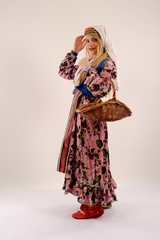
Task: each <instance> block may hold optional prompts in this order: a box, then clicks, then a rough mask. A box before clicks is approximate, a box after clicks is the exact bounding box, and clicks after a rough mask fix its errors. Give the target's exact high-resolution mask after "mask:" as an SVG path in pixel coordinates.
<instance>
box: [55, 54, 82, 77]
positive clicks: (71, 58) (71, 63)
mask: <svg viewBox="0 0 160 240" xmlns="http://www.w3.org/2000/svg"><path fill="white" fill-rule="evenodd" d="M76 59H77V56H76V55H75V54H73V52H70V53H67V55H66V56H65V58H64V59H63V60H62V62H61V64H60V66H59V72H58V73H59V75H60V76H61V77H63V78H65V79H68V80H73V79H74V76H75V73H76V71H77V69H78V65H75V62H76Z"/></svg>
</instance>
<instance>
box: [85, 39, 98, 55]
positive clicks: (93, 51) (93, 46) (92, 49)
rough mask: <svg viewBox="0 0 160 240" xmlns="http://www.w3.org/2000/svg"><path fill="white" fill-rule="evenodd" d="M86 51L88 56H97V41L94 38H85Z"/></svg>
mask: <svg viewBox="0 0 160 240" xmlns="http://www.w3.org/2000/svg"><path fill="white" fill-rule="evenodd" d="M85 39H86V49H87V51H88V53H89V55H90V56H92V57H96V55H97V47H98V40H97V38H96V37H94V36H89V35H88V36H86V38H85Z"/></svg>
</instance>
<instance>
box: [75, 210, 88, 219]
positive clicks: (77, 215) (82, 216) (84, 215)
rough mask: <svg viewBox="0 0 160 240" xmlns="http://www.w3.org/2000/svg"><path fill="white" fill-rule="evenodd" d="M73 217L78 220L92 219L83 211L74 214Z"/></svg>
mask: <svg viewBox="0 0 160 240" xmlns="http://www.w3.org/2000/svg"><path fill="white" fill-rule="evenodd" d="M72 217H73V218H76V219H87V218H90V216H89V215H88V214H86V213H82V212H81V210H79V211H77V212H75V213H73V214H72Z"/></svg>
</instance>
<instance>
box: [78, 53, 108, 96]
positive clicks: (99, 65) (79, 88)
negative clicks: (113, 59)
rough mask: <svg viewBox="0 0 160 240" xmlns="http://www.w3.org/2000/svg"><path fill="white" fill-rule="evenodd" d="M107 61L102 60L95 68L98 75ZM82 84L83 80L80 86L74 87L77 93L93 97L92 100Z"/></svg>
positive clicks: (90, 94)
mask: <svg viewBox="0 0 160 240" xmlns="http://www.w3.org/2000/svg"><path fill="white" fill-rule="evenodd" d="M107 59H109V58H104V59H103V60H102V61H101V62H100V63H99V64H98V66H97V67H96V70H97V72H98V73H100V71H101V68H102V66H103V64H104V62H105V61H106V60H107ZM84 82H85V80H84V81H83V82H82V83H81V85H80V86H78V87H76V88H77V89H78V90H79V91H81V92H82V93H83V94H84V95H87V96H89V97H93V98H94V96H93V94H92V93H91V92H90V91H89V90H88V89H87V88H86V87H85V85H84Z"/></svg>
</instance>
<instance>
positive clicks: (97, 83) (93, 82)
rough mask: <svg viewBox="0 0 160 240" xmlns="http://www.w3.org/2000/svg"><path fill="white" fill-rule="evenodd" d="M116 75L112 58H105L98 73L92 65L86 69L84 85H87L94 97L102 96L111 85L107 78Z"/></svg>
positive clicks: (112, 77)
mask: <svg viewBox="0 0 160 240" xmlns="http://www.w3.org/2000/svg"><path fill="white" fill-rule="evenodd" d="M116 76H117V70H116V66H115V64H114V62H113V61H112V60H106V62H105V63H104V65H103V67H102V69H101V72H100V73H98V72H97V70H96V69H95V68H94V67H91V68H90V69H89V70H88V72H87V77H86V79H85V87H87V89H88V90H89V91H90V92H91V93H92V94H93V96H94V97H97V98H101V97H104V96H105V95H106V94H107V92H108V91H109V90H110V87H111V84H110V83H109V81H108V79H114V78H116Z"/></svg>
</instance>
